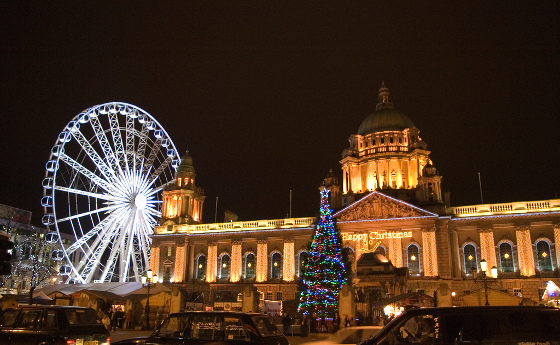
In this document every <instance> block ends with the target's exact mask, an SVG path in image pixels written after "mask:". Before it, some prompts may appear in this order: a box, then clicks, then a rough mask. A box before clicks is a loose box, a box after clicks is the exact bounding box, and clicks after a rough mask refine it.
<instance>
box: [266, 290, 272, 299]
mask: <svg viewBox="0 0 560 345" xmlns="http://www.w3.org/2000/svg"><path fill="white" fill-rule="evenodd" d="M266 299H267V300H269V301H271V300H272V292H271V291H267V293H266Z"/></svg>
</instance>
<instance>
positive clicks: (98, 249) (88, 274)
mask: <svg viewBox="0 0 560 345" xmlns="http://www.w3.org/2000/svg"><path fill="white" fill-rule="evenodd" d="M117 231H118V227H114V228H112V229H111V231H110V232H107V233H105V236H103V237H100V238H99V239H98V240H96V241H95V242H96V243H95V245H94V247H93V248H94V251H93V253H92V254H91V256H90V257H89V259H88V261H87V262H86V264H85V267H84V269H83V270H81V276H82V278H84V280H85V281H91V278H92V275H93V274H94V273H95V271H96V270H97V267H99V266H101V261H100V258H101V256H102V255H103V253H105V251H106V250H107V248H108V247H112V245H113V242H112V239H113V237H114V234H115V232H117ZM101 281H104V280H101Z"/></svg>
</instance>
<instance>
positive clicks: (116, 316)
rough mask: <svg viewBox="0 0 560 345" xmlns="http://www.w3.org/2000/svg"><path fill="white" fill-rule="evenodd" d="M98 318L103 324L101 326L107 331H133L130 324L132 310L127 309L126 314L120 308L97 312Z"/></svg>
mask: <svg viewBox="0 0 560 345" xmlns="http://www.w3.org/2000/svg"><path fill="white" fill-rule="evenodd" d="M99 314H100V315H99V317H100V318H101V321H102V322H103V325H105V327H106V328H107V329H108V330H109V331H116V330H117V329H133V328H134V327H133V324H132V310H131V309H128V310H127V311H126V313H125V312H124V311H123V310H122V308H121V307H117V308H114V309H113V308H111V309H110V310H108V311H106V312H104V311H99Z"/></svg>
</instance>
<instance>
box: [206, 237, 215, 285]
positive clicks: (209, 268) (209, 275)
mask: <svg viewBox="0 0 560 345" xmlns="http://www.w3.org/2000/svg"><path fill="white" fill-rule="evenodd" d="M217 260H218V246H217V245H215V244H212V245H209V246H208V259H207V260H206V282H208V283H214V282H215V281H216V264H217Z"/></svg>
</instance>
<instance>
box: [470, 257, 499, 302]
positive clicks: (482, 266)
mask: <svg viewBox="0 0 560 345" xmlns="http://www.w3.org/2000/svg"><path fill="white" fill-rule="evenodd" d="M480 272H481V273H482V282H483V283H484V297H485V298H486V304H485V305H490V303H488V280H487V276H486V272H488V263H487V262H486V260H484V259H482V260H480ZM490 272H491V274H492V279H496V278H498V268H497V267H496V266H493V267H492V268H491V269H490ZM474 280H475V282H476V275H474Z"/></svg>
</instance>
